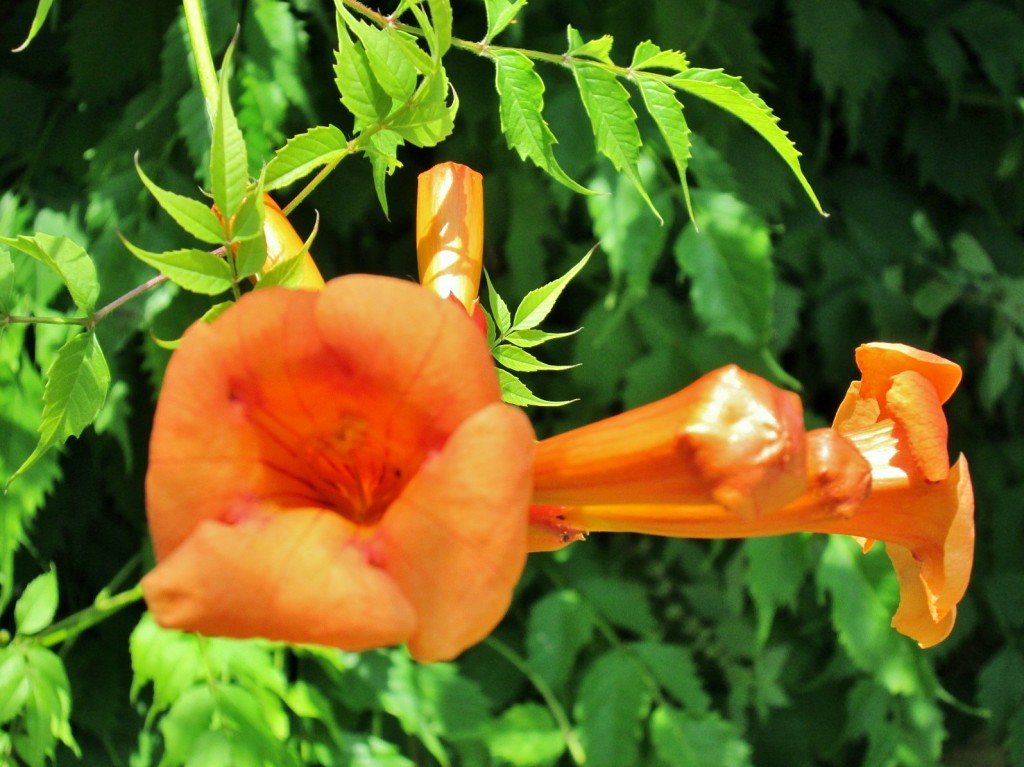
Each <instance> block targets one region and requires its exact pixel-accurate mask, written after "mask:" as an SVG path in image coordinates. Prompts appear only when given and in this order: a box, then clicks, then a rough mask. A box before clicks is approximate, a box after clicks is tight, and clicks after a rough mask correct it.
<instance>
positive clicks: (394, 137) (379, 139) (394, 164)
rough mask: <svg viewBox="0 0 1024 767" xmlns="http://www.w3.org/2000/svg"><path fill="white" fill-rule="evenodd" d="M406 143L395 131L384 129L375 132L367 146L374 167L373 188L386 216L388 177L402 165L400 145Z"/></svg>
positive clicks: (366, 149) (367, 152)
mask: <svg viewBox="0 0 1024 767" xmlns="http://www.w3.org/2000/svg"><path fill="white" fill-rule="evenodd" d="M404 143H405V142H404V141H403V140H402V137H401V136H399V135H398V134H397V133H395V132H394V131H389V130H384V131H380V132H379V133H375V134H373V135H372V136H371V137H370V143H369V145H368V146H367V147H366V148H365V151H366V154H367V155H368V156H369V158H370V165H371V166H372V167H373V188H374V191H375V192H376V193H377V200H378V202H380V207H381V210H383V211H384V215H385V216H387V215H388V197H387V178H388V176H390V175H391V174H393V173H394V172H395V169H396V168H399V167H401V165H402V164H401V163H400V162H399V161H398V147H400V146H401V145H402V144H404Z"/></svg>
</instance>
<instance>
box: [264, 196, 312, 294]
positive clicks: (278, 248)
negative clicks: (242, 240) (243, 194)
mask: <svg viewBox="0 0 1024 767" xmlns="http://www.w3.org/2000/svg"><path fill="white" fill-rule="evenodd" d="M263 235H264V236H265V237H266V240H267V260H266V261H265V262H264V263H263V271H264V272H266V271H269V270H270V269H271V268H273V267H274V266H275V265H277V264H279V263H280V262H281V261H286V260H287V259H289V258H291V257H292V256H294V255H295V254H296V253H298V252H299V251H300V250H302V246H303V245H304V244H305V243H304V242H303V241H302V238H301V237H299V235H298V233H297V232H296V231H295V229H294V227H292V225H291V222H290V221H289V220H288V217H287V216H285V214H284V211H282V210H281V207H280V206H279V205H278V204H277V203H276V202H274V198H273V197H271V196H270V195H269V194H265V195H263ZM323 286H324V278H323V276H321V274H320V270H319V269H318V268H317V266H316V261H314V260H313V254H312V253H310V252H309V251H306V254H305V255H304V256H303V257H302V271H301V272H300V275H299V281H298V284H297V285H296V287H299V288H304V289H306V290H320V289H321V288H323Z"/></svg>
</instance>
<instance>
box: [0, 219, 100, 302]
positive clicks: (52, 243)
mask: <svg viewBox="0 0 1024 767" xmlns="http://www.w3.org/2000/svg"><path fill="white" fill-rule="evenodd" d="M0 243H3V244H5V245H8V246H10V247H12V248H14V249H15V250H18V251H20V252H22V253H24V254H25V255H26V256H30V257H32V258H34V259H35V260H36V261H39V262H40V263H41V264H43V265H44V266H46V267H48V268H49V269H51V270H52V271H54V272H55V273H56V274H57V276H58V277H60V279H61V281H63V283H64V285H65V286H67V289H68V292H69V293H70V294H71V300H72V301H74V302H75V306H77V307H78V308H79V309H80V310H81V311H82V312H83V313H84V314H92V311H93V309H94V308H95V306H96V299H97V298H99V295H100V285H99V281H98V279H97V277H96V265H95V264H94V263H93V261H92V259H91V258H90V257H89V254H88V253H86V252H85V250H84V249H83V248H82V247H81V246H80V245H78V244H77V243H75V242H73V241H72V240H70V239H68V238H67V237H54V236H53V235H50V234H42V233H37V234H35V235H32V236H31V237H29V236H26V235H23V234H22V235H18V236H17V237H0Z"/></svg>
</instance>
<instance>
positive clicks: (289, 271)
mask: <svg viewBox="0 0 1024 767" xmlns="http://www.w3.org/2000/svg"><path fill="white" fill-rule="evenodd" d="M319 230H320V216H319V214H318V215H317V217H316V220H315V221H314V222H313V231H312V232H310V233H309V237H307V238H306V241H305V242H303V243H302V247H301V248H299V252H298V253H296V254H294V255H293V256H290V257H288V258H286V259H284V260H283V261H278V262H277V263H276V264H274V265H273V266H272V267H271V268H270V271H268V272H267V273H265V274H264V275H263V276H261V277H260V279H259V282H257V283H256V288H257V290H259V289H262V288H269V287H273V286H274V285H283V286H284V287H288V288H294V287H296V286H297V285H298V284H299V278H300V277H301V276H302V268H303V265H304V264H305V259H306V254H307V253H309V248H310V246H311V245H312V244H313V240H315V239H316V234H317V232H318V231H319Z"/></svg>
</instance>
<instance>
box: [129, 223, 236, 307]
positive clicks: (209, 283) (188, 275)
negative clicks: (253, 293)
mask: <svg viewBox="0 0 1024 767" xmlns="http://www.w3.org/2000/svg"><path fill="white" fill-rule="evenodd" d="M121 242H123V243H124V246H125V247H126V248H128V250H130V251H131V252H132V255H134V256H135V257H136V258H137V259H139V260H140V261H144V262H145V263H147V264H149V265H150V266H152V267H153V268H154V269H156V270H157V271H158V272H160V273H161V274H163V275H165V276H166V277H167V278H168V279H169V280H170V281H171V282H173V283H174V284H175V285H179V286H181V287H183V288H185V289H186V290H190V291H192V292H193V293H202V294H203V295H208V296H215V295H217V294H218V293H223V292H224V291H226V290H231V285H232V284H233V282H232V279H231V265H230V264H228V262H227V261H226V260H225V259H223V258H219V257H218V256H215V255H213V254H212V253H208V252H207V251H205V250H196V249H194V248H184V249H182V250H169V251H166V252H164V253H151V252H149V251H147V250H143V249H142V248H137V247H136V246H134V245H132V244H131V243H130V242H128V241H127V240H126V239H124V238H123V237H122V238H121Z"/></svg>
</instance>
